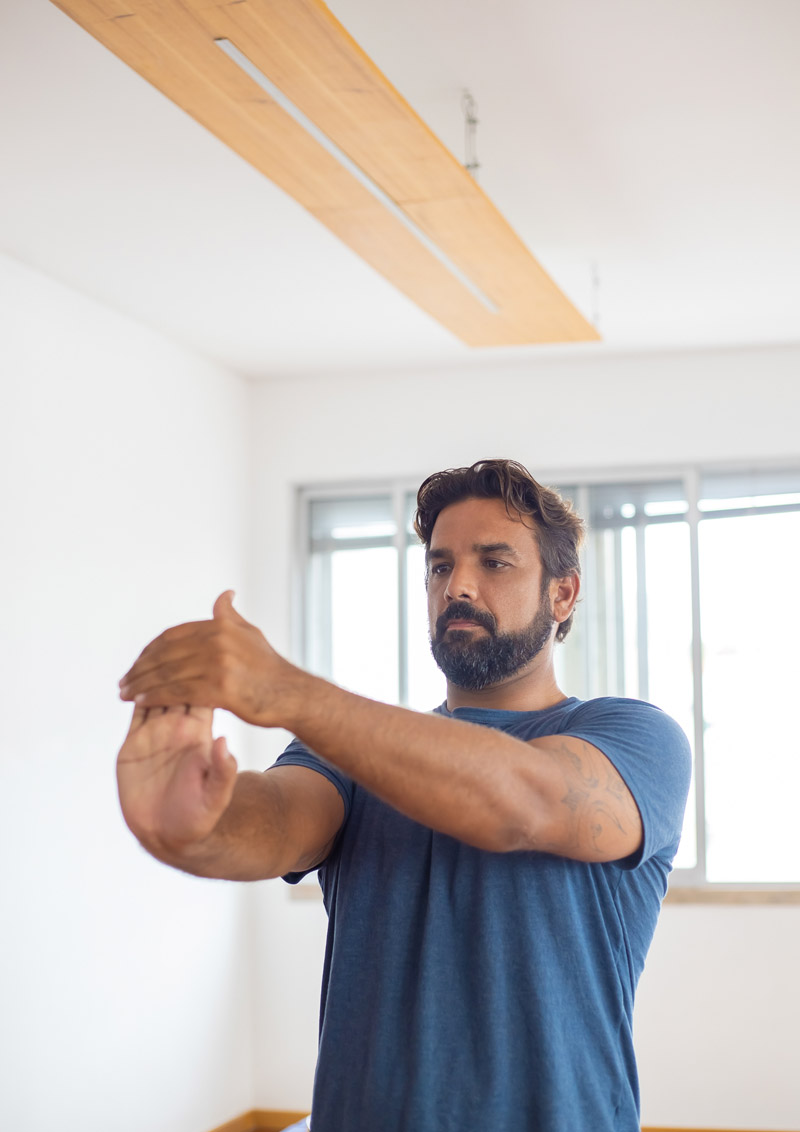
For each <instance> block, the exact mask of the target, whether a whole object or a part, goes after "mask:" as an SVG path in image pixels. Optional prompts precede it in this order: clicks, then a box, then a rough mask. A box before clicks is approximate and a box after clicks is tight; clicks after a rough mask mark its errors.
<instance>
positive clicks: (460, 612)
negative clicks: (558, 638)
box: [431, 601, 553, 692]
mask: <svg viewBox="0 0 800 1132" xmlns="http://www.w3.org/2000/svg"><path fill="white" fill-rule="evenodd" d="M460 620H464V621H474V622H475V624H476V625H481V626H482V627H483V628H484V629H486V631H487V635H486V636H483V635H481V636H480V637H478V639H477V640H476V639H475V632H474V630H471V629H451V630H450V632H447V625H448V624H449V622H450V621H460ZM552 629H553V616H552V613H551V611H550V610H549V609H548V608H547V606H546V604H545V602H544V601H542V602H541V604H540V606H539V609H538V610H537V612H536V616H535V617H534V619H533V621H531V623H530V624H529V625H527V626H526V627H525V628H524V629H521V630H520V631H519V632H517V633H498V631H497V621H496V620H495V618H494V617H493V616H492V614H491V613H488V612H484V611H483V610H480V609H475V608H474V607H473V606H471V605H470V604H469V602H466V601H454V602H452V603H451V604H450V605H449V606H448V607H447V609H446V610H445V611H444V613H443V614H442V615H441V617H439V618H437V621H436V626H435V628H434V631H433V632H432V633H431V652H432V653H433V659H434V660H435V661H436V663H437V664H438V666H439V668H441V670H442V672H443V673H444V674H445V676H446V677H447V679H448V680H449V682H450V683H451V684H455V686H456V687H458V688H464V689H466V690H467V691H470V692H480V691H481V690H482V689H483V688H490V687H491V686H492V685H493V684H499V683H500V682H501V681H502V680H507V679H508V677H510V676H514V675H515V674H516V673H517V672H519V671H520V669H522V668H524V667H525V665H526V664H530V662H531V661H532V660H533V659H534V657H536V656H538V655H539V653H540V652H541V651H542V649H543V648H544V646H545V645H546V644H547V642H548V641H549V640H550V635H551V633H552Z"/></svg>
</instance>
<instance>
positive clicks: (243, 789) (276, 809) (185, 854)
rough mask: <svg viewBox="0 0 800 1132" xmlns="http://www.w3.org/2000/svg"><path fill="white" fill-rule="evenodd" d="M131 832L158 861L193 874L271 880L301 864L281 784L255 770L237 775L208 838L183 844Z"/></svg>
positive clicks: (161, 835) (153, 833) (151, 832)
mask: <svg viewBox="0 0 800 1132" xmlns="http://www.w3.org/2000/svg"><path fill="white" fill-rule="evenodd" d="M131 828H132V831H133V833H134V834H135V835H136V837H137V838H138V840H139V841H140V842H141V844H142V845H143V846H144V848H145V849H147V851H148V852H149V853H151V854H152V855H153V856H154V857H156V858H157V859H158V860H159V861H163V862H164V864H167V865H171V866H173V867H174V868H177V869H181V870H182V871H183V872H187V873H192V874H193V875H194V876H201V877H214V878H217V879H221V880H266V879H268V878H270V877H277V876H282V875H284V873H286V872H289V871H291V869H292V868H293V867H294V866H295V864H296V862H295V861H294V860H293V858H292V846H291V843H290V840H289V838H288V836H287V831H286V822H285V812H284V807H283V805H282V797H281V791H280V787H279V784H278V783H277V782H275V781H273V780H271V779H270V776H269V775H264V774H256V773H253V772H251V771H242V772H241V773H239V774H238V775H237V777H236V784H235V787H234V791H233V796H232V798H231V801H230V803H229V805H228V807H227V809H226V810H225V811H224V812H223V814H222V816H221V817H220V819H219V821H218V822H217V824H216V825H215V827H214V829H213V830H212V832H211V833H210V834H208V835H207V836H206V837H203V838H200V839H196V840H191V841H182V842H179V841H176V840H175V839H174V838H171V837H169V836H167V835H165V834H164V833H163V832H162V831H159V830H158V829H148V830H143V829H140V828H134V827H133V826H131Z"/></svg>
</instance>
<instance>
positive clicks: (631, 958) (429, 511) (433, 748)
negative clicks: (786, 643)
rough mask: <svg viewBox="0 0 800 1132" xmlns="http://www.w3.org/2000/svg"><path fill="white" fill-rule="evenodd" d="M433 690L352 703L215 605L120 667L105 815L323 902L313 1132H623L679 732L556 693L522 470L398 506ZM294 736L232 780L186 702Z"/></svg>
mask: <svg viewBox="0 0 800 1132" xmlns="http://www.w3.org/2000/svg"><path fill="white" fill-rule="evenodd" d="M416 529H417V532H418V534H419V536H420V538H421V539H422V541H423V542H424V544H425V547H426V562H427V590H428V610H429V621H430V632H431V647H432V650H433V654H434V657H435V659H436V661H437V663H438V664H439V667H440V668H441V669H442V671H443V672H444V674H445V676H446V678H447V698H446V701H445V703H443V704H442V705H441V707H439V708H437V709H436V710H435V711H434V712H432V713H430V714H428V715H425V714H420V713H417V712H411V711H407V710H405V709H403V708H397V707H391V706H388V705H386V704H380V703H376V702H374V701H371V700H367V699H364V698H363V697H360V696H356V695H353V694H352V693H349V692H345V691H343V690H342V689H340V688H337V687H335V686H334V685H332V684H330V683H328V682H326V681H324V680H321V679H319V678H318V677H315V676H311V675H309V674H308V673H306V672H304V671H302V670H301V669H299V668H297V667H295V666H294V665H292V664H290V663H289V662H288V661H286V660H285V659H284V658H282V657H280V656H279V655H278V654H277V653H276V652H275V651H274V650H273V649H272V648H271V646H270V645H269V644H268V643H267V642H266V640H265V639H264V638H263V636H262V635H261V633H260V632H259V631H258V630H257V629H256V628H255V627H254V626H252V625H250V624H248V623H247V622H246V621H245V620H244V619H243V618H241V617H240V616H239V614H238V613H236V611H235V610H234V609H233V606H232V595H231V594H230V592H228V593H226V594H223V595H222V596H221V597H220V598H218V599H217V602H216V604H215V606H214V617H213V619H212V620H211V621H205V622H198V623H194V624H190V625H182V626H178V627H176V628H174V629H170V630H167V632H166V633H164V634H162V635H161V636H160V637H159V638H157V639H156V640H155V641H154V642H152V643H151V644H150V645H148V647H147V648H146V649H145V650H144V652H143V653H142V654H141V656H140V658H139V659H138V660H137V662H136V663H135V664H134V666H133V668H132V669H131V670H130V671H129V672H128V674H127V675H126V676H125V677H123V680H122V681H121V694H122V697H123V699H127V700H134V701H135V702H136V707H135V710H134V718H133V722H132V724H131V731H130V733H129V735H128V738H127V740H126V742H125V744H124V746H123V748H122V750H121V752H120V756H119V761H118V781H119V790H120V799H121V803H122V809H123V813H124V815H125V818H126V821H127V822H128V825H129V826H130V828H131V829H132V831H133V832H134V833H135V834H136V836H137V837H138V838H139V840H140V841H141V842H142V844H143V845H144V846H145V847H146V848H147V849H148V850H149V851H150V852H151V853H153V854H154V855H155V856H156V857H158V858H159V859H160V860H162V861H166V862H167V863H169V864H171V865H174V866H176V867H177V868H180V869H184V870H186V871H188V872H191V873H195V874H197V875H200V876H211V877H226V878H229V879H238V880H255V879H263V878H267V877H284V878H285V879H286V880H288V881H289V882H290V883H294V882H296V881H297V880H299V879H300V877H301V876H303V875H304V874H305V873H306V872H308V871H309V870H312V869H318V870H319V877H320V883H321V885H322V890H323V894H324V900H325V907H326V910H327V912H328V917H329V934H328V945H327V950H326V955H325V967H324V974H323V994H322V1005H321V1019H320V1042H319V1056H318V1064H317V1074H316V1080H315V1087H314V1099H313V1126H314V1132H378V1130H380V1132H412V1130H413V1132H456V1130H458V1132H478V1130H480V1132H612V1130H613V1132H638V1129H639V1093H638V1084H637V1076H636V1065H635V1060H634V1052H633V1041H632V1035H631V1020H632V1012H633V998H634V992H635V988H636V983H637V981H638V978H639V975H640V974H641V971H642V968H643V965H644V960H645V955H646V953H647V949H648V947H649V944H650V941H651V939H652V935H653V931H654V929H655V925H656V920H657V917H658V912H659V908H660V904H661V900H662V899H663V896H664V893H665V891H666V884H667V875H668V873H669V871H670V868H671V864H672V859H673V857H674V855H675V852H676V850H677V847H678V841H679V837H680V831H681V825H682V818H683V809H684V805H685V801H686V794H687V790H688V784H689V775H690V756H689V748H688V743H687V741H686V738H685V736H684V735H683V733H682V732H681V731H680V729H679V728H678V726H677V725H676V724H675V723H674V722H673V721H672V720H671V719H670V718H669V717H668V716H666V715H665V714H664V713H663V712H661V711H659V710H658V709H657V708H655V707H653V706H651V705H649V704H645V703H642V702H640V701H637V700H623V699H617V698H613V697H604V698H602V699H597V700H589V701H580V700H578V699H575V698H574V697H568V696H566V695H565V694H564V693H563V692H562V691H561V690H560V688H559V687H558V684H557V682H556V678H555V672H554V666H553V650H554V647H555V643H556V641H557V640H559V641H560V640H563V638H564V637H565V636H566V635H567V633H568V631H569V628H570V625H571V623H572V618H573V611H574V607H575V602H576V600H577V598H578V593H579V589H580V561H579V548H580V543H581V538H582V533H583V524H582V522H581V520H580V519H579V518H578V516H577V515H576V514H575V513H574V511H573V510H572V507H571V505H570V504H569V503H567V502H565V501H563V500H562V499H561V498H560V497H559V496H558V495H557V494H556V493H555V492H553V491H551V490H549V489H548V488H545V487H542V486H541V485H540V484H538V483H537V482H536V481H535V480H534V479H533V477H532V476H531V475H530V473H529V472H528V471H527V470H526V469H525V468H523V467H522V466H521V465H520V464H517V463H515V462H513V461H508V460H485V461H481V462H479V463H477V464H474V465H473V466H472V467H470V468H459V469H451V470H448V471H445V472H440V473H437V474H436V475H433V476H431V477H429V478H428V479H427V480H426V481H425V482H424V483H423V485H422V487H421V488H420V491H419V495H418V510H417V518H416ZM215 707H220V708H226V709H227V710H229V711H232V712H234V713H235V714H236V715H238V716H239V717H240V718H242V719H244V720H246V721H247V722H249V723H252V724H255V725H257V726H262V727H284V728H286V729H287V730H289V731H291V732H292V733H293V734H294V735H296V736H297V738H296V739H295V741H294V742H292V743H291V744H290V745H289V747H288V748H287V750H286V751H285V752H284V754H283V755H282V756H281V757H280V758H279V759H278V761H277V763H276V764H275V766H274V767H272V768H270V769H269V770H268V771H267V772H265V773H264V774H254V773H249V772H243V773H237V770H236V763H235V760H234V759H233V758H232V757H231V756H230V755H229V753H228V751H227V748H226V746H225V741H224V739H217V740H212V737H211V714H212V709H213V708H215Z"/></svg>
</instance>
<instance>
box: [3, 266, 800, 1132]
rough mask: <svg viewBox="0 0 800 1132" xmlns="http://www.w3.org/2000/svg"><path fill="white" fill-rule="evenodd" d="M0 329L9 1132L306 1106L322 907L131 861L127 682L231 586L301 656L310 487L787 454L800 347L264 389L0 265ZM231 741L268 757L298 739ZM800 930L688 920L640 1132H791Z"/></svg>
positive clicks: (795, 919)
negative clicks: (120, 800)
mask: <svg viewBox="0 0 800 1132" xmlns="http://www.w3.org/2000/svg"><path fill="white" fill-rule="evenodd" d="M0 312H2V319H3V328H2V338H1V339H0V364H1V365H2V373H1V374H0V396H2V399H3V400H2V406H1V407H0V472H1V473H2V489H3V490H2V516H1V523H0V532H2V535H1V536H0V537H2V553H1V554H0V609H1V610H2V624H1V625H0V629H1V631H2V638H1V642H2V648H1V649H0V696H1V697H2V713H0V729H1V734H2V742H1V743H0V759H2V771H3V785H4V790H3V792H2V795H0V806H2V814H0V839H2V845H0V852H1V853H2V860H3V877H4V879H3V884H2V897H1V899H2V914H3V925H4V927H3V944H2V955H3V964H2V967H1V968H0V980H2V986H0V1003H2V1006H0V1018H2V1021H1V1022H0V1032H1V1033H2V1049H1V1050H0V1126H2V1127H4V1128H5V1127H8V1128H13V1129H15V1130H16V1132H41V1130H42V1129H44V1128H47V1127H50V1126H56V1125H57V1126H58V1127H60V1128H63V1129H64V1130H65V1132H73V1130H74V1132H79V1130H80V1132H101V1130H102V1132H105V1130H106V1128H114V1129H115V1132H141V1130H142V1129H147V1130H148V1132H207V1130H208V1129H209V1128H211V1127H212V1126H213V1125H214V1124H216V1123H221V1122H222V1121H224V1120H227V1119H229V1118H230V1117H232V1116H233V1115H235V1114H237V1113H240V1112H242V1111H244V1110H246V1109H248V1108H250V1107H251V1106H252V1105H253V1104H254V1103H256V1104H258V1105H261V1106H264V1107H286V1108H295V1107H297V1108H302V1107H304V1106H305V1105H306V1104H307V1103H308V1101H309V1098H310V1090H311V1079H312V1074H313V1064H314V1052H315V1043H316V1020H317V1007H318V998H319V970H320V966H321V955H322V941H323V937H324V914H323V912H322V909H321V906H320V905H319V904H315V903H310V902H299V901H295V900H293V899H292V898H291V897H290V895H289V891H288V889H287V887H286V886H284V885H282V884H281V883H280V882H274V883H269V884H264V885H256V886H253V887H251V888H238V887H236V886H227V885H224V884H218V883H215V882H204V881H198V880H195V879H193V878H190V877H185V876H183V875H181V874H179V873H175V872H172V871H171V870H169V869H166V868H163V867H162V866H160V865H158V864H157V863H156V862H154V861H152V860H151V859H150V858H148V857H147V856H146V855H145V854H144V852H143V851H141V850H140V849H139V848H138V846H137V845H136V843H135V842H134V840H133V839H132V837H131V836H130V834H129V833H128V831H127V830H126V829H125V827H124V824H123V823H122V820H121V818H120V816H119V812H118V808H117V803H116V797H115V789H114V775H113V755H114V752H115V750H116V748H117V746H118V745H119V742H120V739H121V737H122V735H123V733H124V730H125V728H126V725H127V716H128V709H127V708H126V707H124V706H123V705H121V704H119V703H118V702H117V701H116V699H115V685H116V680H117V678H118V676H119V675H120V674H121V673H122V671H124V669H125V668H127V666H128V665H129V663H130V661H131V659H132V658H133V657H134V656H135V655H136V653H137V652H138V651H139V649H140V648H141V646H142V644H143V643H144V642H145V641H146V640H148V639H149V638H150V637H151V636H152V635H154V634H155V633H157V632H158V631H160V630H161V629H162V628H163V627H164V626H165V625H167V624H171V623H174V622H175V621H176V620H180V619H184V618H196V617H204V616H207V615H208V610H209V604H210V601H211V599H212V598H213V597H214V596H215V594H216V593H217V592H219V591H220V590H222V589H223V588H226V587H228V586H233V587H235V588H237V589H239V590H240V592H241V593H242V601H241V602H240V606H241V608H242V609H243V612H244V613H245V614H246V615H248V616H250V617H251V618H252V619H253V620H255V621H256V622H257V623H258V624H260V625H261V626H262V627H263V628H264V629H265V630H266V631H267V633H268V635H269V636H270V637H271V639H272V640H273V642H274V643H275V644H276V645H277V646H278V647H279V648H282V649H284V650H286V651H289V650H290V647H291V638H290V602H289V600H288V595H289V592H290V585H291V579H292V539H293V518H294V515H293V503H294V490H295V487H296V486H297V485H299V484H302V483H310V482H333V481H339V480H343V479H356V480H358V479H368V478H372V477H380V476H387V475H399V474H400V475H410V476H414V477H418V476H422V475H423V474H425V473H427V472H429V471H432V470H434V469H436V468H440V467H444V466H445V465H448V464H460V463H465V462H471V461H472V460H474V459H477V458H479V457H481V456H485V455H499V454H500V455H502V454H508V455H513V456H515V457H518V458H520V459H522V460H523V461H525V462H527V463H528V464H529V466H530V467H531V468H532V469H534V470H537V469H545V470H546V471H547V472H548V473H554V474H555V473H557V472H558V471H559V469H569V470H578V469H581V468H584V467H597V466H604V467H613V466H628V465H631V464H637V465H647V466H657V465H664V464H667V465H669V464H674V463H680V462H683V461H687V460H697V461H724V460H741V459H747V458H754V459H756V458H764V457H767V458H772V457H781V456H785V457H789V458H794V459H796V458H798V457H800V439H798V435H799V434H798V430H797V420H798V409H800V381H798V376H800V349H774V350H742V351H731V352H719V353H707V354H673V355H661V356H657V357H648V356H627V357H619V358H611V357H603V356H602V355H600V356H594V355H593V354H589V353H588V352H587V355H586V356H585V357H582V356H581V354H580V352H570V353H569V354H567V355H566V356H565V357H562V358H557V357H556V356H554V354H553V353H552V352H548V353H546V354H544V355H542V359H541V361H539V362H538V363H537V364H536V365H530V366H527V367H524V368H523V367H522V366H520V365H512V364H503V363H502V362H498V361H496V360H495V361H492V360H489V361H487V360H486V359H485V358H478V359H477V361H473V362H472V363H471V364H470V366H469V367H468V368H466V369H465V371H464V372H456V371H451V372H444V373H443V372H432V373H429V374H403V373H395V374H391V375H383V376H379V375H368V376H362V377H351V378H347V379H341V378H318V379H315V378H308V379H292V380H285V381H275V382H272V383H269V384H265V385H263V386H261V387H258V388H256V389H254V390H252V391H251V390H250V389H248V388H247V387H246V386H244V385H243V384H242V383H241V382H239V381H238V380H237V379H236V378H235V377H232V376H231V375H229V374H227V373H225V372H224V371H222V370H220V369H218V368H215V367H214V366H212V365H210V364H208V363H205V362H202V361H200V360H198V359H197V358H195V357H193V356H191V355H189V354H188V353H186V352H185V351H183V350H181V349H179V348H177V347H175V346H173V345H170V344H169V343H167V342H166V341H164V340H163V339H160V338H158V337H157V336H155V335H153V334H151V333H149V332H147V331H145V330H143V329H142V328H140V327H137V326H136V325H135V324H133V323H131V322H130V321H128V320H125V319H123V318H120V317H117V316H115V315H112V314H110V313H109V312H108V311H107V310H105V309H103V308H101V307H100V306H98V305H96V304H94V303H91V302H89V301H87V300H85V299H83V298H81V297H79V296H77V295H75V294H73V293H71V292H69V291H68V290H66V289H64V288H62V287H60V286H58V285H57V284H54V283H52V282H50V281H48V280H46V279H45V278H43V277H41V276H39V275H37V274H36V273H33V272H30V271H28V270H26V269H24V268H22V267H20V266H19V265H18V264H15V263H14V262H12V261H9V260H2V259H0ZM493 357H494V356H493V355H489V358H490V359H491V358H493ZM251 446H252V453H253V456H254V463H253V468H252V472H253V474H252V475H251V469H249V467H248V451H249V449H250V447H251ZM251 487H252V488H253V491H254V494H253V495H252V497H250V490H251ZM251 517H252V518H253V520H254V521H253V524H252V526H253V529H254V532H255V538H254V542H253V544H252V545H251V544H250V542H249V541H248V534H247V526H248V521H249V519H250V518H251ZM225 729H226V730H227V731H228V733H229V734H230V732H231V729H233V736H232V745H233V747H234V749H235V750H237V751H240V752H243V753H244V754H245V755H246V756H247V755H249V756H250V757H249V759H248V761H250V762H253V763H254V764H255V765H266V763H267V762H268V761H270V759H271V758H272V756H273V755H274V754H275V753H277V751H278V750H279V749H280V747H281V745H282V741H283V736H281V735H280V734H274V735H273V734H267V733H260V734H254V733H244V732H243V731H242V730H241V729H238V730H237V729H236V728H234V727H233V725H232V723H231V721H230V720H226V721H225ZM251 917H252V920H251ZM798 942H800V909H797V908H779V909H775V908H721V909H720V908H707V907H702V908H686V907H669V908H667V909H666V910H665V912H664V915H663V918H662V924H661V927H660V929H659V933H658V935H657V937H656V942H655V944H654V947H653V952H652V954H651V959H650V962H649V964H648V969H647V971H646V972H645V975H644V978H643V982H642V988H641V994H640V1002H639V1009H638V1012H637V1036H638V1045H639V1052H640V1065H641V1072H642V1083H643V1090H644V1113H643V1115H644V1119H645V1121H646V1122H648V1123H652V1124H668V1123H673V1124H680V1123H683V1124H705V1125H716V1126H726V1125H727V1126H729V1127H730V1126H734V1127H739V1128H746V1127H752V1128H758V1127H761V1128H773V1129H797V1128H800V1097H799V1096H798V1087H797V1084H796V1074H795V1072H794V1056H793V1055H794V1051H795V1050H796V1048H797V1043H796V1034H795V1029H794V1019H795V1018H796V1017H797V1016H798V1012H799V1011H800V998H799V997H798V996H799V995H800V980H798V979H797V977H796V973H795V968H796V953H797V948H798ZM251 962H252V972H253V973H254V979H255V982H254V983H252V982H251V981H250V974H251ZM251 1005H252V1008H253V1011H252V1014H251ZM251 1027H252V1030H251ZM251 1037H252V1041H251ZM253 1051H254V1052H255V1066H256V1076H255V1085H253V1080H252V1074H251V1070H252V1064H251V1053H252V1052H253Z"/></svg>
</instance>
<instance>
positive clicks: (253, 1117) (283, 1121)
mask: <svg viewBox="0 0 800 1132" xmlns="http://www.w3.org/2000/svg"><path fill="white" fill-rule="evenodd" d="M307 1115H308V1114H307V1113H305V1112H284V1111H282V1110H279V1109H271V1108H254V1109H252V1111H250V1112H245V1113H244V1114H243V1115H242V1116H237V1117H236V1119H235V1120H229V1121H228V1123H227V1124H220V1125H219V1126H218V1127H217V1128H214V1129H212V1132H283V1129H284V1128H288V1127H290V1125H292V1124H296V1123H297V1122H298V1120H302V1119H303V1117H304V1116H307ZM642 1132H735V1129H733V1128H728V1129H721V1128H717V1129H713V1128H662V1127H655V1126H652V1125H650V1126H648V1127H645V1128H642ZM764 1132H766V1130H764ZM798 1132H800V1129H798Z"/></svg>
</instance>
